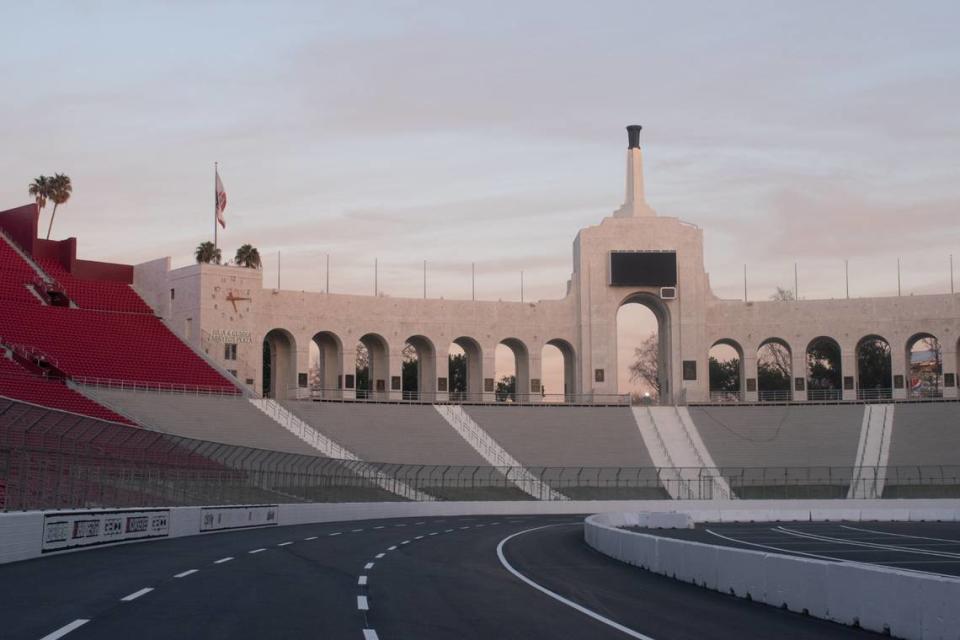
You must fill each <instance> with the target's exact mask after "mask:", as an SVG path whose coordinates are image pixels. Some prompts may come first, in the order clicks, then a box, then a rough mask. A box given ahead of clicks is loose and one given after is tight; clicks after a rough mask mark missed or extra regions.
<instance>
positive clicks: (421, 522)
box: [417, 520, 427, 524]
mask: <svg viewBox="0 0 960 640" xmlns="http://www.w3.org/2000/svg"><path fill="white" fill-rule="evenodd" d="M417 524H427V523H426V522H423V521H422V520H421V521H420V522H418V523H417Z"/></svg>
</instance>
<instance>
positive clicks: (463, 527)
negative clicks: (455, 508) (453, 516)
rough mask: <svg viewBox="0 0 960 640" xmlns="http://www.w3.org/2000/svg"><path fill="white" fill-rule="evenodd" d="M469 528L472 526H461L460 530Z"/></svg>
mask: <svg viewBox="0 0 960 640" xmlns="http://www.w3.org/2000/svg"><path fill="white" fill-rule="evenodd" d="M469 528H470V527H469V526H466V527H460V530H461V531H463V530H464V529H469Z"/></svg>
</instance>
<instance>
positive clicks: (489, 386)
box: [483, 378, 493, 393]
mask: <svg viewBox="0 0 960 640" xmlns="http://www.w3.org/2000/svg"><path fill="white" fill-rule="evenodd" d="M483 390H484V391H486V392H487V393H493V378H484V379H483Z"/></svg>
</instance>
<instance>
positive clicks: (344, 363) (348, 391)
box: [339, 344, 357, 400]
mask: <svg viewBox="0 0 960 640" xmlns="http://www.w3.org/2000/svg"><path fill="white" fill-rule="evenodd" d="M340 362H341V364H340V369H341V371H342V372H343V373H342V375H341V378H340V394H339V395H340V398H341V399H342V400H355V399H356V398H357V348H356V346H353V347H347V346H346V344H344V347H343V353H342V354H341V355H340ZM348 383H349V384H348Z"/></svg>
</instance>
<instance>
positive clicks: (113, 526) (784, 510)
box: [0, 500, 960, 581]
mask: <svg viewBox="0 0 960 640" xmlns="http://www.w3.org/2000/svg"><path fill="white" fill-rule="evenodd" d="M262 506H263V505H244V506H241V507H240V508H260V507H262ZM272 506H274V507H275V508H276V509H277V511H276V521H275V523H274V522H272V523H271V524H266V525H265V526H278V525H279V526H283V525H296V524H310V523H319V522H336V521H341V520H368V519H373V518H411V517H428V516H441V517H442V516H470V515H490V516H497V515H551V514H553V515H581V514H587V513H596V512H598V511H606V512H611V513H621V514H632V515H630V516H629V517H630V518H633V519H632V520H630V521H629V524H633V525H636V526H640V522H641V520H640V518H641V515H640V514H641V513H642V514H645V515H644V516H643V518H644V520H643V522H644V523H645V524H644V525H643V526H650V527H688V526H690V523H691V522H718V521H763V522H773V521H807V520H810V519H811V517H813V516H814V515H817V516H821V517H832V519H836V518H839V517H844V518H848V519H850V520H855V521H859V520H861V519H868V520H920V519H925V520H949V521H957V520H960V500H750V501H744V500H734V501H730V500H718V501H711V500H691V501H685V502H677V501H673V500H610V501H590V500H563V501H517V502H355V503H345V504H336V503H317V504H281V505H272ZM236 508H237V507H216V506H211V507H170V508H169V509H164V510H162V511H169V518H168V520H167V528H166V532H165V533H164V532H162V531H158V532H155V533H158V535H157V536H156V537H152V538H140V540H147V539H153V540H156V539H163V538H175V537H180V536H189V535H198V534H202V533H203V534H205V533H211V532H214V531H220V530H224V528H223V526H222V525H223V523H224V522H225V521H226V520H230V519H231V518H229V517H228V516H227V515H226V514H225V513H223V512H218V511H216V510H217V509H236ZM134 511H138V510H137V509H113V510H109V509H87V510H73V511H69V510H64V511H32V512H21V513H0V563H4V562H14V561H17V560H26V559H29V558H36V557H40V556H41V555H50V554H57V553H68V552H70V551H75V550H80V549H84V548H89V547H91V546H102V545H104V544H121V543H128V542H133V541H135V539H134V538H129V537H127V533H128V532H127V531H126V528H127V522H126V520H125V519H126V518H127V517H135V516H132V515H130V514H131V512H134ZM139 511H143V510H142V509H141V510H139ZM76 513H89V514H93V516H91V518H90V519H91V520H99V521H100V527H101V530H100V531H98V532H97V533H98V539H97V540H93V542H96V544H93V545H86V546H70V548H69V549H48V550H47V551H46V552H44V548H43V547H44V540H45V536H46V534H47V531H46V526H45V525H46V523H47V522H49V521H50V517H49V516H54V515H58V514H59V515H64V514H76ZM98 514H99V515H98ZM110 514H113V515H112V516H111V515H110ZM211 514H212V515H214V516H217V515H219V520H220V525H216V524H214V525H211V526H212V528H210V527H208V526H207V525H204V517H210V516H211ZM254 516H256V517H258V518H259V517H263V518H266V515H265V514H264V513H260V512H258V513H256V514H250V517H249V518H248V520H250V521H254V520H255V518H254ZM623 517H624V518H627V517H628V516H623ZM119 519H124V522H123V524H122V526H121V525H120V524H119V523H118V520H119ZM108 520H110V522H107V521H108ZM256 521H257V522H261V521H259V520H256ZM61 522H63V519H62V518H61ZM136 523H142V520H138V521H136ZM136 523H135V524H136ZM624 523H625V524H628V523H627V520H624ZM87 526H88V528H89V527H92V526H93V525H87ZM119 528H122V529H123V530H124V531H123V532H122V533H120V532H119ZM63 529H64V527H63V526H61V527H60V531H59V532H58V533H59V534H61V535H62V532H63ZM108 529H109V531H108ZM52 531H53V528H52V527H51V532H52ZM80 532H82V531H78V533H80ZM87 532H92V530H90V531H87ZM108 533H109V535H107V534H108ZM130 533H131V534H133V535H135V534H136V533H137V531H136V530H133V531H131V532H130ZM161 533H163V535H159V534H161ZM70 535H71V536H72V535H73V532H72V531H71V533H70ZM99 538H102V539H99ZM88 541H89V540H88ZM60 546H68V545H62V544H61V545H60ZM632 549H635V546H634V547H632ZM631 553H633V551H631ZM645 553H646V555H645V556H644V558H646V560H645V562H647V563H650V564H651V565H652V564H653V563H654V562H655V557H656V556H655V555H651V553H653V554H655V550H653V551H650V550H646V551H645ZM708 581H709V580H708Z"/></svg>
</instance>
